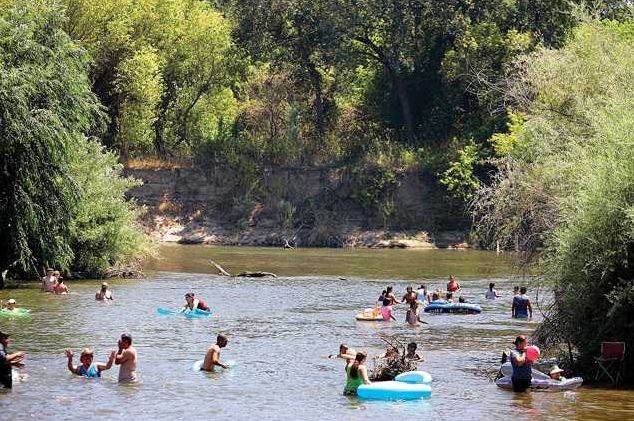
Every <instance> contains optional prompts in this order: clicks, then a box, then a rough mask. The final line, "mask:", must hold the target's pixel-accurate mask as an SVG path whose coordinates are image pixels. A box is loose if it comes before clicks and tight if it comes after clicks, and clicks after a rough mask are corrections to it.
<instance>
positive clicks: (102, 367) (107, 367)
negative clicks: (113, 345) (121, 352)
mask: <svg viewBox="0 0 634 421" xmlns="http://www.w3.org/2000/svg"><path fill="white" fill-rule="evenodd" d="M116 356H117V354H116V353H115V352H114V351H112V352H111V353H110V357H109V358H108V362H107V363H105V364H103V363H99V364H97V369H98V370H99V371H106V370H110V367H112V363H114V359H115V358H116Z"/></svg>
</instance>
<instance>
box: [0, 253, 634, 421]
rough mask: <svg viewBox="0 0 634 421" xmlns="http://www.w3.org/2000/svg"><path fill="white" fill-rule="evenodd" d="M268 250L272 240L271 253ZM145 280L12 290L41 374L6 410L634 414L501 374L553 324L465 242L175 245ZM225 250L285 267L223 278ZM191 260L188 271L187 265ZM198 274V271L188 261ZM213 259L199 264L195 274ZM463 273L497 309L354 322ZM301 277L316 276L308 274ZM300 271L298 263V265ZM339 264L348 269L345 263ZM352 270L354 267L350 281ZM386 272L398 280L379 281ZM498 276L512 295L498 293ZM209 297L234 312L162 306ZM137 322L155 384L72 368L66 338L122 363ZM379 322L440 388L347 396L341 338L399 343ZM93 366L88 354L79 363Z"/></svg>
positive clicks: (590, 393) (57, 415)
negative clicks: (501, 365) (514, 352)
mask: <svg viewBox="0 0 634 421" xmlns="http://www.w3.org/2000/svg"><path fill="white" fill-rule="evenodd" d="M267 250H268V251H267ZM162 253H163V255H164V256H165V259H164V260H162V261H159V262H155V263H154V264H153V265H152V268H153V269H156V270H158V272H151V274H150V277H149V278H148V279H145V280H134V281H113V282H111V284H112V287H113V290H114V293H115V297H116V301H115V302H114V303H111V304H104V303H98V302H95V301H94V300H93V296H94V292H95V291H96V290H97V288H98V284H99V282H97V281H90V282H89V281H86V282H71V283H70V287H71V289H72V293H71V294H70V295H69V296H51V295H47V294H42V293H40V292H39V291H37V290H36V289H33V288H30V289H27V288H25V289H19V290H8V291H1V292H0V298H3V299H6V298H9V297H14V298H16V299H17V300H18V303H19V306H20V307H27V308H30V309H31V310H32V316H31V317H30V318H28V319H15V320H12V319H7V318H3V319H0V330H2V331H8V332H10V333H11V334H12V339H13V344H12V347H11V349H13V350H17V349H21V350H25V351H27V352H28V360H27V368H26V369H25V370H22V372H23V373H25V374H27V375H28V378H27V379H25V380H23V381H20V382H16V383H15V385H14V389H13V390H12V391H2V392H0V414H2V415H1V416H0V419H32V418H37V419H85V418H92V419H95V418H96V419H148V418H154V419H227V418H229V417H231V418H233V419H253V418H257V419H259V420H272V419H305V420H324V419H347V420H350V419H370V418H375V419H376V418H377V417H381V418H384V417H391V418H393V419H456V418H469V419H502V418H510V417H512V418H514V419H556V418H563V417H566V418H573V419H606V420H607V419H632V418H633V417H634V392H632V391H611V390H598V389H586V388H581V389H578V390H576V391H568V392H534V393H528V394H523V395H521V396H518V395H514V394H513V393H511V392H508V391H503V390H501V389H499V388H497V387H496V386H495V384H493V383H492V382H491V381H490V379H489V378H488V377H487V374H490V373H491V371H492V370H493V368H494V367H496V366H497V363H498V361H499V359H500V355H501V352H502V350H504V349H506V348H508V347H509V344H510V341H511V340H512V339H513V337H514V336H516V335H517V334H520V333H524V334H530V333H531V331H532V329H534V327H535V325H536V324H535V323H536V322H537V321H539V317H536V318H535V320H534V321H533V322H524V321H516V320H512V319H511V318H510V317H509V315H510V300H511V298H510V297H511V294H510V290H511V289H512V286H513V285H514V284H517V283H520V282H521V280H518V279H517V278H513V279H511V278H509V276H505V275H503V274H504V273H507V274H508V273H510V270H509V268H508V266H507V264H506V262H505V261H504V260H503V259H502V258H499V257H496V256H495V255H493V254H488V253H481V252H452V251H409V250H394V251H367V250H366V251H353V252H351V251H340V250H313V251H304V250H299V251H297V253H295V252H292V253H289V252H286V253H281V252H280V251H278V250H271V249H231V248H223V249H219V248H208V247H193V246H179V247H169V248H166V249H164V250H163V252H162ZM209 258H212V259H214V260H216V261H218V262H220V263H222V264H223V265H226V266H227V267H228V268H230V269H231V270H235V271H239V270H247V269H250V270H268V271H274V272H278V274H280V275H284V276H282V277H280V278H277V279H241V278H222V277H217V276H214V275H211V274H201V273H200V272H204V271H210V268H209V266H208V265H206V263H205V262H206V260H207V259H209ZM174 271H178V272H181V273H177V272H174ZM183 272H187V273H183ZM189 272H198V273H189ZM449 273H456V274H457V275H459V276H460V277H461V279H460V281H461V283H462V286H463V295H464V296H465V297H466V298H467V299H468V300H469V301H470V302H474V303H478V304H481V305H482V306H483V312H482V314H480V315H469V316H460V315H439V316H424V318H425V320H426V321H427V322H428V323H429V324H427V325H422V326H421V327H409V326H407V325H405V324H404V323H403V320H404V316H405V310H404V309H403V308H399V309H398V310H397V311H396V317H397V319H399V321H398V322H391V323H367V322H365V323H364V322H357V321H355V320H354V316H355V314H356V313H357V312H358V311H359V310H360V309H363V308H364V307H368V306H370V305H371V304H372V303H373V300H374V299H375V298H376V297H378V295H379V293H380V291H381V289H382V288H383V287H384V286H385V285H387V284H391V285H394V286H395V290H396V291H397V292H399V293H401V292H403V291H404V289H405V287H406V286H407V285H410V284H413V281H412V279H414V278H417V277H418V278H419V279H420V277H426V278H427V280H426V282H427V283H428V284H429V285H431V286H438V287H441V286H444V284H445V282H446V279H445V275H447V274H449ZM299 274H309V275H306V276H298V275H299ZM291 275H292V276H291ZM335 275H339V276H335ZM341 278H345V279H341ZM376 278H384V279H383V280H377V279H376ZM490 281H493V282H496V283H497V287H498V289H499V290H501V292H502V294H503V297H502V298H501V299H499V300H498V301H495V302H488V301H485V299H484V298H483V293H484V290H485V289H486V286H487V285H488V283H489V282H490ZM189 290H191V291H194V292H196V294H199V295H201V296H203V297H205V298H206V299H207V301H208V302H209V303H210V305H211V306H212V307H213V309H214V311H216V312H217V314H218V317H216V318H213V319H198V320H188V319H184V318H179V317H161V316H158V315H157V314H156V313H155V310H156V307H159V306H164V307H173V306H176V305H178V304H179V303H180V302H181V301H182V297H183V294H184V293H185V292H186V291H189ZM123 332H130V333H131V334H132V335H133V337H134V342H135V343H134V344H135V346H136V347H137V349H138V353H139V372H140V378H141V381H140V383H139V384H137V385H119V384H117V382H116V374H117V368H113V369H112V370H111V371H109V372H105V373H104V378H102V379H100V380H87V379H83V378H79V377H77V376H73V375H71V374H70V373H69V372H68V371H67V370H66V359H65V357H64V349H65V348H67V347H70V348H73V349H75V350H76V353H77V354H78V350H79V348H81V347H85V346H90V347H93V348H94V350H95V354H96V357H97V360H100V361H104V362H105V360H106V357H107V354H108V353H109V352H110V351H111V350H112V349H114V347H115V345H116V340H117V337H118V336H119V335H120V334H121V333H123ZM220 332H222V333H225V334H227V335H228V336H229V345H228V347H227V348H225V349H224V350H223V351H222V358H223V359H230V360H235V361H236V362H237V366H236V367H235V368H233V369H232V370H230V371H227V372H220V373H215V374H211V375H206V374H202V373H200V372H193V371H192V369H191V367H192V364H193V363H194V361H196V360H198V359H201V358H202V357H203V355H204V353H205V351H206V349H207V348H208V347H209V346H210V345H211V344H212V343H213V342H214V340H215V335H216V334H217V333H220ZM379 335H384V336H385V337H388V338H396V339H398V340H401V341H403V342H408V341H411V340H413V341H416V342H418V343H419V346H420V347H421V348H422V349H421V353H422V354H423V355H424V357H425V359H426V361H425V362H424V363H423V364H421V367H420V368H421V369H424V370H426V371H428V372H430V373H431V374H432V375H433V376H434V382H433V396H432V398H431V399H429V400H425V401H416V402H364V401H359V400H358V399H355V398H348V397H344V396H342V394H341V392H342V389H343V384H344V377H345V376H344V372H343V362H342V361H341V360H330V359H328V358H326V356H327V355H328V354H331V353H336V351H337V347H338V344H339V343H341V342H345V343H348V344H349V345H351V346H353V347H354V348H355V349H357V350H365V351H368V352H369V353H370V355H377V354H380V353H382V352H383V351H384V349H385V346H384V343H383V342H382V340H381V339H380V338H379ZM76 363H77V361H76Z"/></svg>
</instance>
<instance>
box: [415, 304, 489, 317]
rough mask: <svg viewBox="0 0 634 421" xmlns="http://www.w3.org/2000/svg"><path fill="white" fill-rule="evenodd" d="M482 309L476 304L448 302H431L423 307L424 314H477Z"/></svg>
mask: <svg viewBox="0 0 634 421" xmlns="http://www.w3.org/2000/svg"><path fill="white" fill-rule="evenodd" d="M481 312H482V307H480V306H479V305H477V304H469V303H448V302H436V301H433V302H431V303H430V304H429V305H428V306H427V307H425V313H435V314H439V313H457V314H479V313H481Z"/></svg>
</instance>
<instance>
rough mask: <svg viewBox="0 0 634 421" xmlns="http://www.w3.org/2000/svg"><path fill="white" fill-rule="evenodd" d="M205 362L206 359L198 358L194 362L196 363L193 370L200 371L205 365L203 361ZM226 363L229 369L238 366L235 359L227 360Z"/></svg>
mask: <svg viewBox="0 0 634 421" xmlns="http://www.w3.org/2000/svg"><path fill="white" fill-rule="evenodd" d="M204 362H205V360H198V361H196V362H195V363H194V365H193V366H192V370H193V371H200V370H201V369H202V367H203V363H204ZM225 364H226V365H227V367H228V369H230V368H233V367H235V366H236V364H237V363H236V362H235V361H233V360H228V361H227V362H225Z"/></svg>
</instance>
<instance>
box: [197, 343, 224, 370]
mask: <svg viewBox="0 0 634 421" xmlns="http://www.w3.org/2000/svg"><path fill="white" fill-rule="evenodd" d="M227 342H228V341H227V337H226V336H224V335H218V337H217V338H216V344H215V345H212V346H211V347H210V348H209V350H208V351H207V354H205V361H203V365H202V367H200V369H201V370H203V371H214V366H217V365H218V366H220V367H222V368H229V366H228V365H226V364H223V363H221V362H220V348H224V347H225V346H227Z"/></svg>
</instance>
